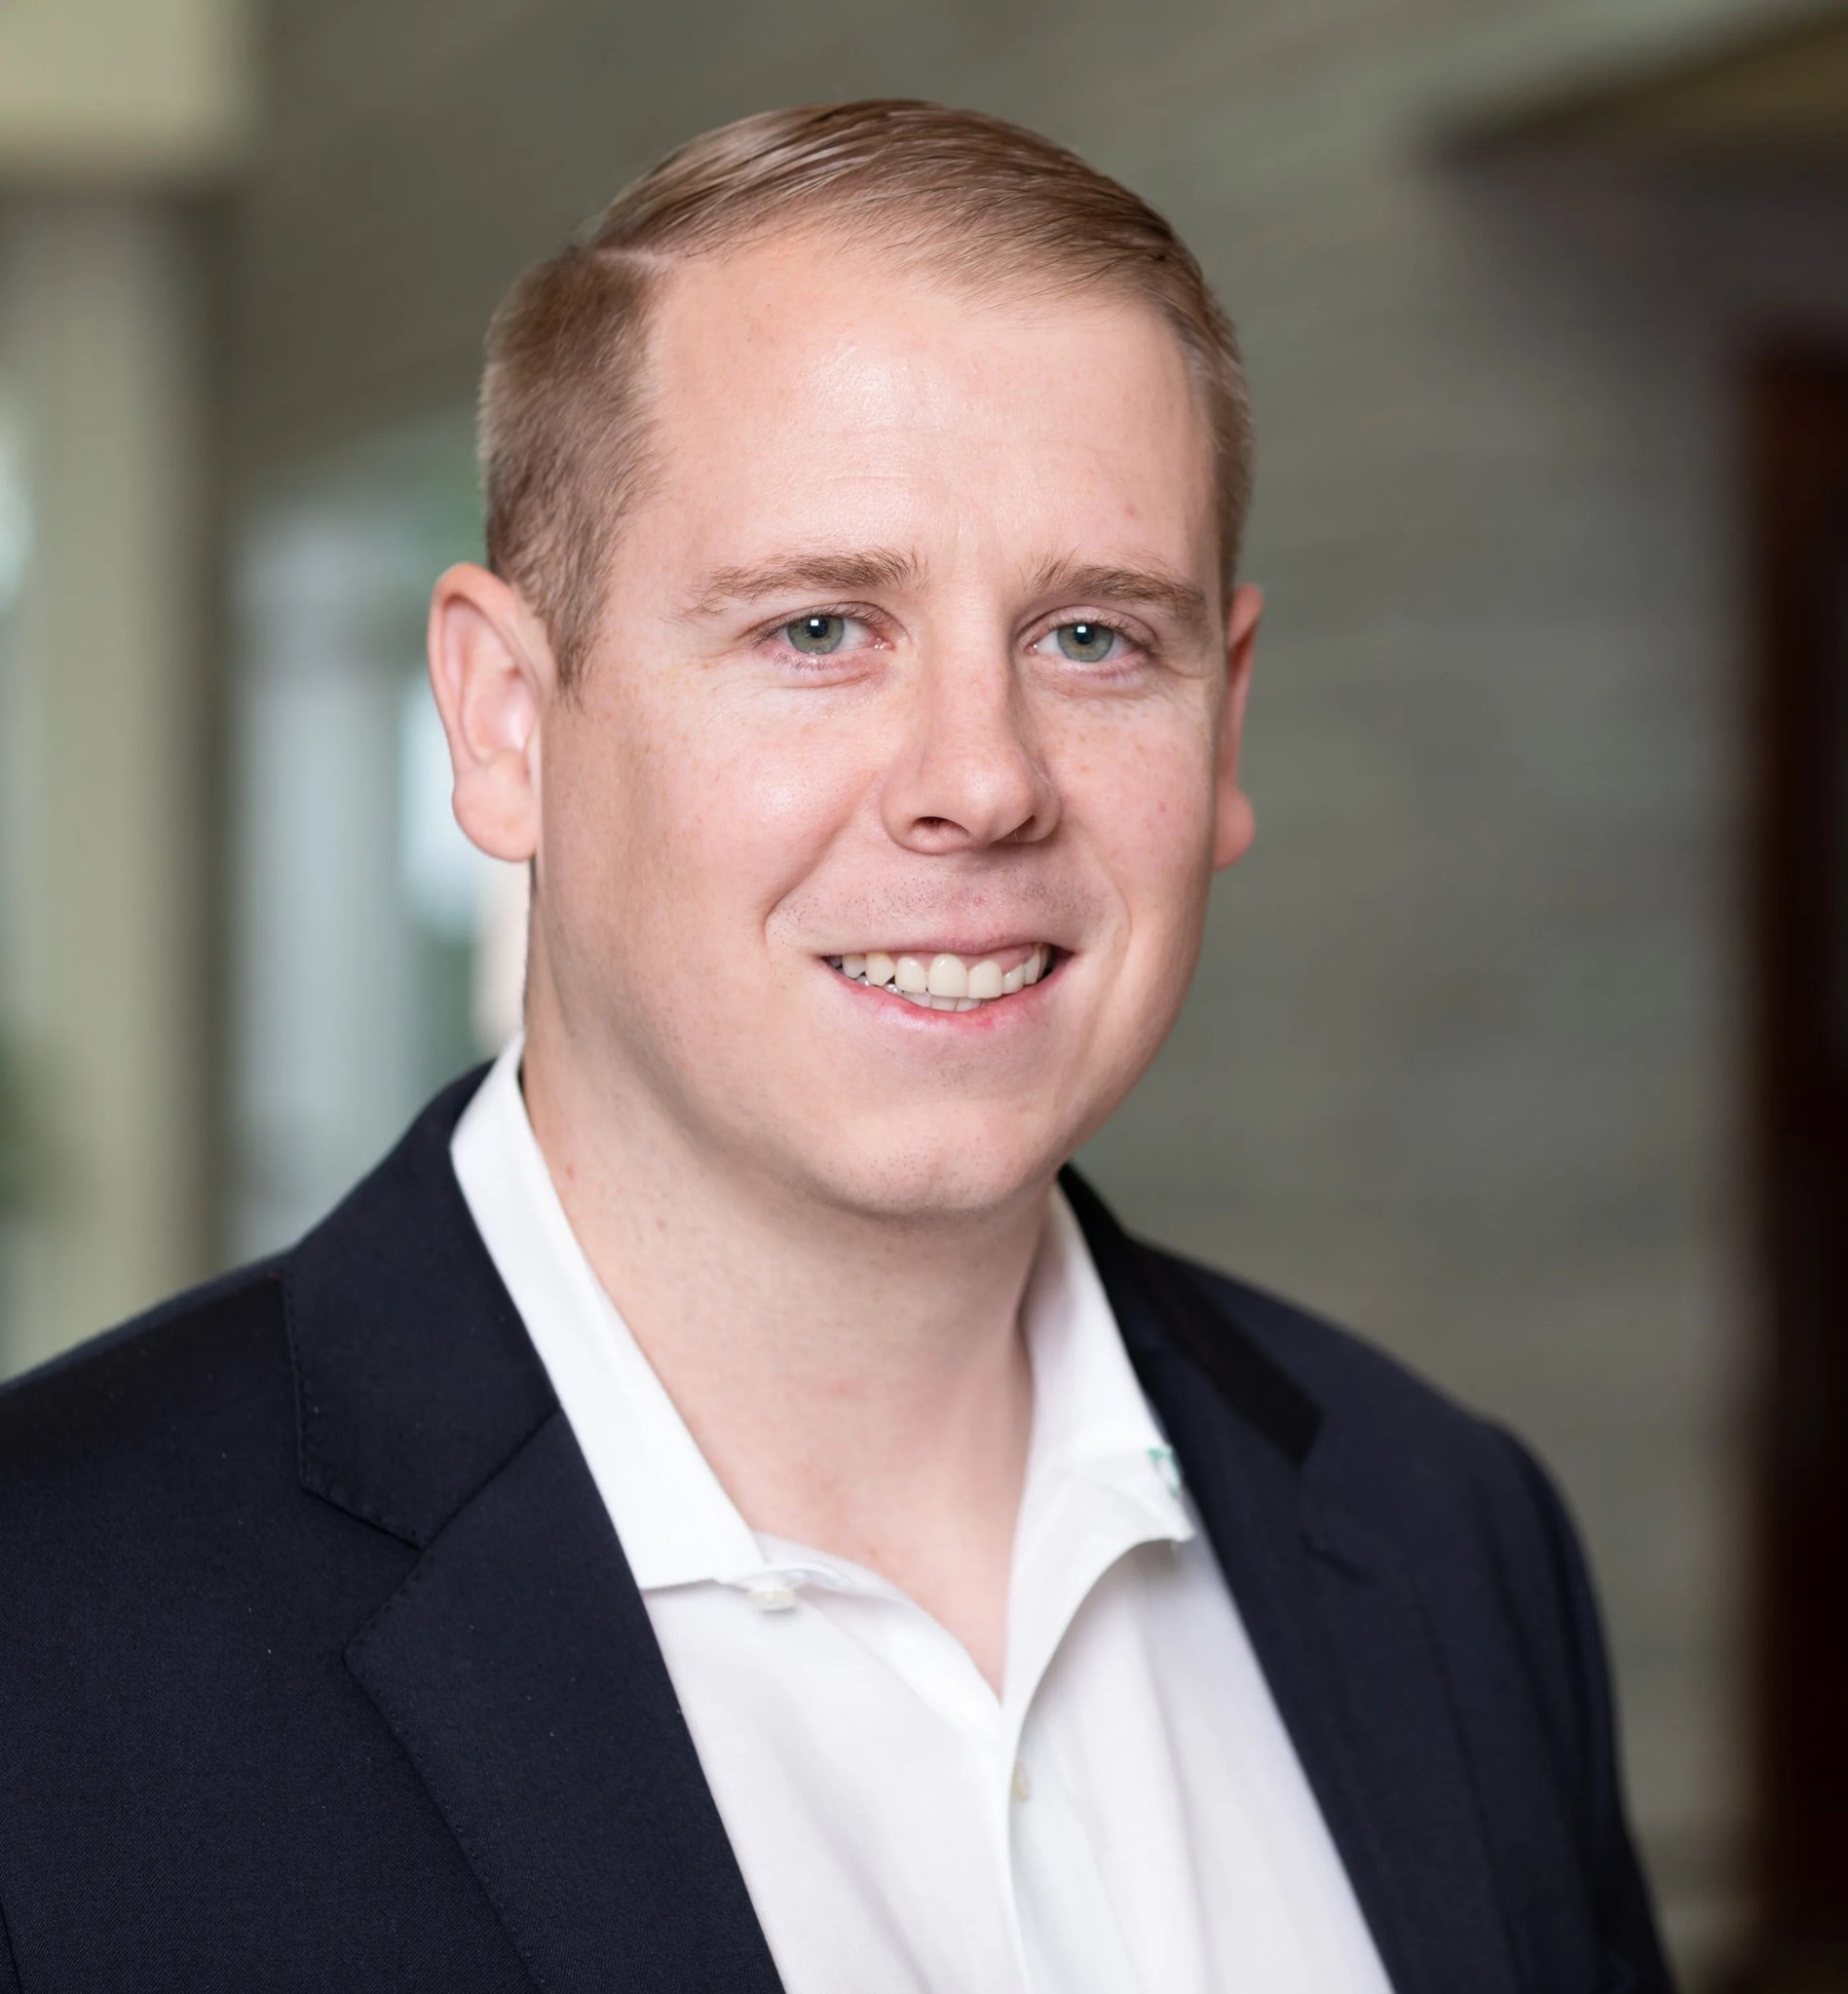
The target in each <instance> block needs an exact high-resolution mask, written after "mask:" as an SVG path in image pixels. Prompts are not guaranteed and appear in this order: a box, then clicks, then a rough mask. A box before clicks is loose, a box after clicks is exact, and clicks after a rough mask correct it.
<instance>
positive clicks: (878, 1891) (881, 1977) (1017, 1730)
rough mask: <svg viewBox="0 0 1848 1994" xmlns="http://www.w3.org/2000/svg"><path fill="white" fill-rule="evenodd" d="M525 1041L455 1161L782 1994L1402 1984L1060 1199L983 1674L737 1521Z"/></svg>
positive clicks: (464, 1136)
mask: <svg viewBox="0 0 1848 1994" xmlns="http://www.w3.org/2000/svg"><path fill="white" fill-rule="evenodd" d="M520 1043H521V1042H520V1041H519V1040H518V1039H515V1040H514V1041H513V1043H512V1044H510V1045H509V1047H508V1048H507V1050H506V1051H505V1052H504V1053H503V1054H502V1055H501V1057H500V1059H499V1060H498V1061H497V1062H496V1063H495V1066H494V1068H493V1070H492V1072H490V1074H489V1076H488V1078H487V1080H486V1081H485V1083H484V1084H483V1086H482V1087H481V1090H480V1092H479V1093H478V1094H477V1095H476V1096H475V1098H474V1099H473V1100H472V1101H471V1103H470V1105H469V1107H468V1109H467V1110H466V1111H465V1112H464V1114H463V1117H462V1120H461V1122H460V1124H459V1125H458V1127H457V1130H456V1134H455V1139H454V1142H453V1145H452V1148H451V1154H452V1157H453V1160H454V1164H455V1170H456V1175H457V1178H458V1179H459V1181H460V1182H461V1185H462V1189H463V1193H464V1195H465V1197H466V1198H467V1200H468V1203H469V1208H470V1210H471V1213H472V1215H473V1218H474V1222H475V1224H476V1225H477V1227H478V1228H479V1230H480V1232H481V1236H482V1238H483V1239H484V1240H485V1242H486V1244H487V1248H488V1251H489V1253H490V1255H491V1256H492V1257H493V1260H494V1262H495V1265H496V1266H497V1268H498V1269H499V1270H500V1273H501V1277H502V1279H503V1280H504V1282H505V1283H506V1285H507V1288H508V1291H509V1294H510V1295H511V1297H512V1298H513V1302H514V1305H515V1306H516V1307H517V1308H518V1310H519V1312H520V1315H521V1317H522V1318H523V1320H524V1322H525V1324H526V1328H527V1331H528V1333H529V1335H530V1336H532V1339H533V1342H534V1344H535V1346H536V1347H537V1349H538V1351H539V1355H540V1358H541V1361H542V1362H543V1363H544V1364H545V1367H546V1370H547V1373H548V1374H549V1376H550V1378H551V1383H552V1386H553V1389H554V1390H555V1391H556V1392H557V1395H558V1399H559V1403H560V1405H561V1406H562V1407H563V1409H564V1412H565V1415H566V1417H567V1418H568V1419H569V1420H570V1422H571V1426H572V1430H573V1432H574V1434H575V1435H576V1437H577V1440H578V1443H579V1445H580V1447H581V1448H583V1450H584V1455H585V1460H586V1461H587V1463H588V1464H589V1468H590V1473H591V1475H592V1477H593V1478H594V1480H595V1482H596V1486H597V1488H598V1490H599V1491H600V1492H601V1494H602V1497H603V1500H604V1502H605V1504H606V1505H607V1506H608V1509H609V1512H610V1518H611V1521H612V1522H613V1523H614V1524H615V1525H616V1532H617V1535H618V1537H619V1538H620V1539H621V1541H622V1550H623V1553H624V1555H625V1556H626V1558H627V1560H628V1563H629V1567H630V1569H631V1571H632V1572H633V1573H634V1576H635V1582H636V1584H637V1586H638V1587H639V1588H640V1589H641V1593H642V1598H643V1599H644V1601H645V1603H646V1606H647V1609H648V1614H649V1618H650V1620H651V1622H652V1623H653V1626H654V1630H655V1635H656V1637H657V1639H658V1640H659V1641H660V1649H661V1654H662V1656H663V1658H664V1659H665V1662H666V1665H667V1672H668V1674H669V1676H670V1677H671V1679H672V1681H673V1685H674V1689H675V1693H676V1695H677V1697H678V1699H679V1702H680V1707H681V1710H682V1712H683V1713H684V1715H685V1717H686V1721H687V1724H688V1726H689V1728H690V1730H691V1731H692V1734H693V1739H694V1744H695V1746H696V1747H697V1749H698V1754H699V1761H700V1764H701V1766H702V1767H703V1768H704V1771H705V1776H706V1779H707V1782H708V1784H709V1785H710V1787H711V1789H712V1793H713V1797H714V1799H715V1801H716V1802H717V1805H718V1810H719V1815H720V1818H721V1820H722V1821H723V1823H724V1825H725V1829H726V1833H727V1835H728V1836H729V1837H730V1839H731V1843H732V1847H733V1849H734V1851H735V1854H736V1857H737V1861H738V1865H739V1867H740V1869H741V1870H742V1872H743V1876H744V1881H745V1884H746V1886H747V1888H748V1889H749V1891H750V1895H751V1900H752V1903H753V1904H754V1906H755V1907H756V1910H757V1914H758V1918H759V1920H760V1922H761V1923H762V1925H763V1928H764V1932H765V1935H766V1938H768V1940H769V1943H770V1949H771V1953H772V1955H773V1958H774V1960H775V1963H776V1967H777V1971H778V1972H779V1974H780V1975H781V1976H782V1979H783V1983H784V1985H785V1987H786V1988H788V1989H789V1994H874V1990H877V1994H1228V1990H1236V1989H1248V1990H1250V1994H1386V1989H1387V1982H1386V1978H1385V1975H1384V1973H1383V1971H1382V1969H1381V1967H1380V1964H1379V1960H1378V1957H1377V1953H1376V1952H1375V1950H1374V1946H1373V1941H1372V1938H1371V1937H1370V1936H1369V1934H1368V1932H1367V1929H1366V1926H1365V1923H1364V1921H1363V1920H1362V1918H1361V1915H1360V1911H1359V1907H1358V1905H1357V1904H1356V1902H1355V1900H1354V1896H1353V1892H1352V1890H1351V1888H1350V1886H1349V1884H1348V1880H1347V1876H1346V1873H1345V1871H1344V1870H1343V1869H1342V1867H1341V1864H1340V1862H1339V1858H1338V1857H1337V1855H1336V1853H1335V1849H1334V1846H1333V1844H1332V1842H1331V1841H1330V1839H1329V1835H1328V1832H1327V1829H1326V1827H1325V1825H1324V1824H1323V1821H1322V1817H1321V1814H1320V1811H1319V1810H1318V1808H1317V1807H1316V1804H1315V1801H1314V1798H1313V1796H1312V1795H1311V1794H1310V1792H1309V1789H1308V1786H1307V1783H1306V1781H1305V1779H1304V1777H1303V1773H1302V1769H1301V1764H1300V1763H1299V1761H1298V1759H1297V1755H1296V1751H1295V1749H1294V1748H1293V1747H1292V1745H1291V1743H1290V1739H1289V1736H1288V1734H1287V1732H1286V1731H1285V1730H1284V1727H1283V1724H1282V1721H1281V1719H1280V1718H1279V1716H1278V1714H1277V1711H1276V1707H1275V1705H1274V1704H1273V1702H1272V1700H1271V1697H1270V1693H1269V1690H1268V1689H1267V1687H1266V1685H1265V1683H1264V1679H1263V1674H1261V1672H1260V1670H1259V1668H1258V1664H1257V1661H1256V1658H1255V1657H1254V1655H1253V1653H1252V1650H1251V1645H1250V1642H1249V1640H1248V1639H1247V1637H1246V1635H1245V1630H1244V1627H1243V1624H1242V1623H1241V1621H1240V1619H1239V1616H1238V1611H1237V1608H1236V1607H1235V1606H1234V1604H1233V1602H1232V1599H1231V1596H1230V1594H1229V1593H1228V1591H1227V1590H1226V1584H1225V1581H1224V1579H1223V1578H1222V1577H1221V1575H1220V1571H1219V1567H1218V1565H1217V1564H1216V1563H1215V1561H1214V1559H1213V1554H1212V1551H1211V1549H1210V1547H1209V1546H1208V1544H1207V1542H1206V1539H1205V1537H1204V1536H1203V1535H1202V1534H1201V1532H1200V1531H1199V1529H1198V1527H1197V1525H1196V1523H1195V1520H1194V1517H1193V1514H1192V1511H1191V1508H1190V1505H1189V1504H1188V1499H1187V1497H1186V1494H1185V1492H1184V1491H1183V1489H1182V1487H1181V1485H1180V1481H1179V1478H1178V1475H1177V1473H1176V1467H1175V1461H1174V1456H1173V1453H1172V1452H1171V1450H1170V1449H1169V1448H1168V1447H1167V1445H1166V1443H1165V1441H1164V1439H1163V1436H1162V1434H1161V1431H1160V1429H1159V1428H1158V1426H1157V1425H1156V1422H1155V1419H1154V1416H1153V1414H1152V1413H1151V1412H1150V1409H1149V1405H1148V1403H1147V1401H1146V1400H1145V1398H1144V1397H1143V1393H1142V1390H1141V1387H1140V1385H1139V1384H1138V1382H1137V1380H1136V1376H1135V1373H1134V1372H1133V1371H1132V1369H1131V1367H1130V1363H1129V1359H1128V1356H1127V1354H1126V1353H1125V1351H1124V1349H1123V1345H1122V1340H1121V1337H1120V1336H1119V1335H1118V1332H1117V1329H1116V1323H1115V1319H1114V1317H1113V1314H1112V1312H1111V1308H1110V1303H1109V1301H1108V1299H1107V1298H1106V1297H1105V1294H1104V1290H1103V1286H1102V1283H1101V1282H1100V1281H1099V1279H1098V1275H1097V1271H1096V1269H1095V1267H1094V1266H1093V1265H1092V1262H1091V1258H1090V1254H1089V1252H1088V1250H1087V1249H1086V1247H1085V1244H1084V1238H1083V1235H1082V1233H1081V1232H1080V1230H1079V1228H1078V1224H1077V1222H1076V1220H1075V1218H1074V1216H1073V1214H1072V1211H1071V1208H1070V1206H1069V1205H1068V1204H1067V1203H1066V1201H1065V1199H1064V1198H1063V1197H1062V1196H1061V1195H1059V1194H1058V1193H1057V1192H1056V1191H1055V1193H1054V1196H1053V1203H1052V1209H1051V1212H1050V1214H1049V1219H1048V1225H1047V1231H1046V1235H1045V1239H1044V1241H1043V1243H1042V1246H1041V1249H1040V1252H1039V1255H1038V1258H1037V1261H1036V1263H1035V1266H1034V1270H1033V1274H1032V1278H1031V1280H1030V1282H1029V1285H1028V1290H1027V1295H1026V1298H1025V1300H1024V1303H1023V1326H1024V1330H1025V1334H1026V1336H1027V1340H1028V1349H1029V1353H1030V1356H1031V1360H1032V1367H1033V1378H1034V1420H1033V1439H1032V1445H1031V1449H1030V1453H1029V1457H1028V1467H1027V1478H1026V1486H1025V1490H1024V1492H1023V1495H1022V1499H1021V1508H1020V1516H1019V1521H1018V1524H1017V1526H1016V1535H1015V1544H1014V1559H1013V1571H1012V1578H1011V1582H1010V1585H1009V1592H1008V1602H1007V1644H1006V1664H1005V1674H1004V1681H1003V1687H1002V1692H1001V1694H1000V1695H999V1697H998V1696H997V1695H996V1694H995V1693H994V1691H993V1690H992V1689H991V1688H990V1687H989V1685H988V1683H987V1681H986V1680H985V1679H984V1678H983V1676H982V1674H981V1673H980V1672H979V1671H978V1670H977V1668H976V1667H975V1665H974V1663H973V1662H972V1661H971V1660H970V1659H969V1656H968V1654H967V1653H966V1651H965V1650H964V1649H963V1648H962V1645H961V1644H960V1643H959V1642H958V1641H956V1640H955V1639H954V1638H953V1637H951V1636H950V1635H949V1634H947V1633H946V1632H945V1631H944V1629H943V1628H942V1627H940V1626H939V1625H938V1624H937V1623H936V1622H935V1621H934V1620H932V1619H931V1618H930V1616H929V1615H928V1614H926V1613H925V1612H924V1610H923V1609H922V1608H921V1607H919V1606H918V1605H916V1604H915V1603H914V1602H913V1601H912V1600H911V1599H908V1598H907V1597H906V1596H905V1595H904V1594H903V1593H901V1592H900V1591H899V1590H898V1589H897V1587H895V1586H893V1585H890V1584H888V1583H887V1582H886V1580H885V1579H883V1578H881V1577H880V1576H879V1575H878V1574H877V1573H875V1572H872V1571H868V1570H866V1569H864V1568H863V1567H861V1566H858V1565H855V1564H851V1563H849V1561H846V1560H845V1559H840V1558H836V1557H832V1556H830V1555H829V1554H828V1553H826V1552H825V1551H821V1550H817V1549H814V1548H812V1547H810V1546H806V1545H800V1544H792V1543H787V1542H785V1541H782V1540H780V1539H777V1538H773V1537H768V1536H762V1535H759V1534H756V1533H754V1532H753V1531H752V1530H751V1529H750V1527H749V1525H748V1524H746V1523H745V1521H744V1519H743V1518H742V1517H741V1516H740V1515H739V1514H738V1511H737V1509H736V1507H735V1505H734V1503H733V1502H732V1500H731V1498H730V1497H729V1496H728V1495H727V1494H726V1492H725V1490H724V1489H723V1488H722V1487H721V1486H719V1482H718V1479H717V1477H716V1476H715V1475H714V1474H713V1472H712V1469H711V1468H710V1466H709V1465H708V1464H707V1462H706V1460H705V1458H704V1456H703V1455H702V1454H701V1453H700V1451H699V1449H698V1447H697V1446H696V1444H695V1442H694V1440H693V1437H692V1435H691V1434H690V1433H689V1432H688V1430H687V1426H686V1423H685V1422H684V1421H683V1420H682V1418H681V1417H680V1414H679V1413H678V1412H677V1411H675V1409H674V1406H673V1403H672V1401H671V1400H670V1399H669V1398H668V1396H667V1393H666V1391H665V1389H664V1388H663V1387H662V1385H661V1383H660V1379H659V1378H658V1377H657V1376H656V1375H655V1373H654V1371H653V1370H652V1369H651V1368H650V1366H649V1363H648V1360H647V1358H646V1357H645V1356H644V1355H643V1354H642V1351H641V1347H640V1345H639V1344H638V1343H637V1342H636V1340H635V1338H634V1336H633V1335H632V1334H631V1333H630V1331H629V1329H628V1327H627V1325H626V1324H625V1323H624V1322H623V1321H622V1316H621V1315H620V1314H619V1313H618V1312H617V1309H616V1308H615V1306H614V1304H613V1303H612V1302H611V1301H610V1299H609V1298H608V1296H607V1295H605V1294H604V1292H603V1290H602V1288H601V1287H600V1285H599V1284H598V1282H597V1279H596V1276H595V1275H594V1274H593V1273H592V1271H591V1268H590V1264H589V1262H588V1260H586V1259H585V1255H584V1252H583V1249H582V1248H581V1247H580V1246H579V1244H578V1241H577V1238H576V1236H575V1235H574V1234H573V1232H572V1230H571V1226H570V1223H569V1222H568V1221H567V1220H566V1218H565V1214H564V1209H563V1207H562V1206H561V1205H560V1203H559V1201H558V1197H557V1194H556V1192H555V1191H554V1189H553V1187H552V1183H551V1179H550V1176H549V1175H548V1173H547V1168H546V1163H545V1159H544V1157H543V1156H542V1154H541V1152H540V1148H539V1145H538V1143H537V1141H536V1140H535V1138H534V1136H533V1131H532V1126H531V1123H530V1122H529V1121H528V1119H527V1115H526V1109H525V1103H524V1101H523V1099H522V1097H521V1094H520V1088H519V1056H520ZM1203 1389H1204V1387H1203Z"/></svg>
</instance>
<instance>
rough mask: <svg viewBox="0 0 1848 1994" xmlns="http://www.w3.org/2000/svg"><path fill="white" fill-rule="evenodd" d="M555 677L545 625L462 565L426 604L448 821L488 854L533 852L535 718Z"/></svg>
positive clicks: (519, 857) (520, 858) (504, 589)
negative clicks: (451, 786)
mask: <svg viewBox="0 0 1848 1994" xmlns="http://www.w3.org/2000/svg"><path fill="white" fill-rule="evenodd" d="M554 678H555V672H554V669H553V664H552V657H551V647H550V645H549V644H548V643H547V638H546V632H545V627H544V625H543V624H541V622H540V621H539V619H538V618H537V617H535V616H534V615H533V614H532V613H531V611H529V610H528V609H527V608H526V606H525V605H524V604H523V603H522V602H521V601H520V599H519V597H518V596H517V595H515V594H514V592H513V591H512V589H510V588H509V586H508V585H507V583H505V582H503V581H501V580H500V578H499V577H498V576H495V575H490V574H489V573H488V571H487V570H486V569H485V568H479V567H476V566H475V565H474V563H473V562H472V561H463V562H459V563H458V564H457V565H456V566H455V567H453V568H450V569H449V570H447V571H446V572H445V573H444V574H443V575H441V576H440V577H438V579H437V582H436V586H435V589H434V592H433V594H432V596H431V600H430V684H431V690H432V691H433V692H434V694H435V696H436V710H437V712H439V713H440V714H441V715H442V724H443V732H444V734H447V735H448V736H449V761H450V766H451V767H452V768H453V769H454V770H455V775H456V788H455V812H456V822H457V823H458V824H460V825H461V826H462V828H463V830H464V831H465V832H466V833H467V834H468V836H469V838H470V840H471V843H473V844H475V845H477V846H479V847H481V849H482V850H483V851H485V852H486V853H487V854H488V855H489V857H491V858H504V859H508V860H510V861H511V862H513V863H515V864H519V863H523V862H524V861H525V860H527V859H529V858H531V857H532V856H533V854H534V853H535V852H536V851H537V850H538V849H539V716H540V713H541V710H542V709H543V706H544V704H545V700H546V696H547V694H548V692H549V691H550V689H551V686H552V683H553V681H554Z"/></svg>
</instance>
